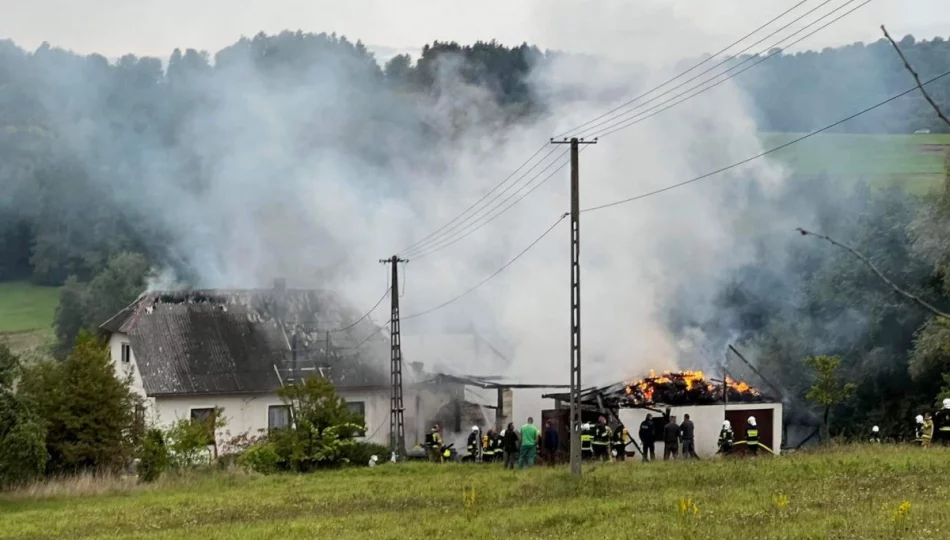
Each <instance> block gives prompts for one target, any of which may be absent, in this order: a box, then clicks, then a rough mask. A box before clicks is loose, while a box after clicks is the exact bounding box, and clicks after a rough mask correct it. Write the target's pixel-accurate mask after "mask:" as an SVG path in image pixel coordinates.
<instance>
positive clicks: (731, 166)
mask: <svg viewBox="0 0 950 540" xmlns="http://www.w3.org/2000/svg"><path fill="white" fill-rule="evenodd" d="M947 75H950V71H945V72H943V73H941V74H940V75H937V76H936V77H933V78H932V79H929V80H927V81H925V82H924V83H923V86H926V85H928V84H930V83H932V82H934V81H937V80H939V79H942V78H944V77H946V76H947ZM917 89H918V87H917V86H913V87H912V88H910V89H908V90H905V91H903V92H901V93H900V94H897V95H894V96H891V97H889V98H887V99H885V100H884V101H881V102H880V103H876V104H874V105H871V106H870V107H868V108H866V109H863V110H861V111H859V112H856V113H854V114H852V115H851V116H848V117H846V118H843V119H841V120H838V121H837V122H834V123H833V124H828V125H827V126H825V127H823V128H821V129H816V130H815V131H812V132H811V133H807V134H805V135H802V136H801V137H798V138H796V139H793V140H791V141H789V142H787V143H784V144H780V145H778V146H776V147H774V148H771V149H769V150H766V151H764V152H762V153H760V154H756V155H754V156H752V157H749V158H746V159H743V160H742V161H737V162H736V163H733V164H731V165H727V166H725V167H722V168H720V169H716V170H715V171H712V172H708V173H706V174H703V175H700V176H696V177H694V178H690V179H689V180H685V181H683V182H680V183H678V184H673V185H670V186H666V187H664V188H660V189H657V190H654V191H650V192H647V193H642V194H640V195H636V196H634V197H630V198H627V199H621V200H619V201H614V202H611V203H607V204H601V205H599V206H592V207H590V208H585V209H583V210H581V212H596V211H598V210H603V209H605V208H610V207H613V206H618V205H621V204H625V203H628V202H633V201H637V200H640V199H645V198H647V197H652V196H653V195H657V194H660V193H663V192H665V191H670V190H672V189H676V188H678V187H682V186H685V185H687V184H691V183H693V182H697V181H699V180H703V179H704V178H709V177H710V176H714V175H717V174H719V173H722V172H725V171H728V170H729V169H734V168H736V167H738V166H740V165H745V164H746V163H749V162H750V161H753V160H756V159H759V158H761V157H764V156H767V155H769V154H772V153H775V152H778V151H779V150H782V149H784V148H788V147H789V146H792V145H793V144H796V143H799V142H801V141H804V140H805V139H808V138H810V137H814V136H815V135H818V134H819V133H823V132H825V131H828V130H829V129H832V128H834V127H837V126H840V125H841V124H844V123H845V122H848V121H851V120H854V119H855V118H857V117H859V116H861V115H862V114H865V113H868V112H871V111H873V110H875V109H877V108H880V107H883V106H884V105H887V104H888V103H890V102H892V101H894V100H897V99H900V98H902V97H904V96H906V95H907V94H910V93H912V92H915V91H916V90H917Z"/></svg>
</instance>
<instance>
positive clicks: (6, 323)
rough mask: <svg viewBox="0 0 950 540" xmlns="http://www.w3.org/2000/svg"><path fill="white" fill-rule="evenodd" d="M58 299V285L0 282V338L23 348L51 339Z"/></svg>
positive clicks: (11, 345)
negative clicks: (40, 285) (46, 285)
mask: <svg viewBox="0 0 950 540" xmlns="http://www.w3.org/2000/svg"><path fill="white" fill-rule="evenodd" d="M58 301H59V288H58V287H38V286H35V285H31V284H29V283H24V282H8V283H0V341H2V342H4V343H7V344H8V345H9V346H10V347H11V348H12V349H13V350H15V351H23V350H27V349H32V348H34V347H38V346H41V345H43V344H45V343H46V342H48V341H49V340H51V339H52V336H53V330H52V326H53V315H54V313H55V312H56V304H57V302H58Z"/></svg>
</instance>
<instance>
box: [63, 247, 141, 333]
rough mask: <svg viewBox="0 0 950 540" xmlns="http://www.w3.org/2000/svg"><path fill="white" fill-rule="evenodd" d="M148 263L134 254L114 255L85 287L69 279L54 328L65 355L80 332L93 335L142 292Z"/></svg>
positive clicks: (64, 287)
mask: <svg viewBox="0 0 950 540" xmlns="http://www.w3.org/2000/svg"><path fill="white" fill-rule="evenodd" d="M148 271H149V266H148V261H147V260H146V259H145V257H144V256H143V255H140V254H138V253H128V252H123V253H118V254H116V255H114V256H113V257H111V258H110V259H109V262H108V264H107V265H106V267H105V268H103V269H102V271H101V272H99V273H98V274H96V276H95V277H94V278H93V279H92V280H91V281H90V282H89V283H82V282H80V281H79V280H78V279H77V278H76V277H75V276H70V277H69V279H67V280H66V284H65V285H64V286H63V288H62V289H61V290H60V295H59V305H58V306H57V308H56V315H55V318H54V323H53V324H54V327H55V329H56V337H57V340H58V342H59V346H60V350H61V351H65V350H67V349H68V348H69V346H70V345H71V344H72V343H73V342H74V341H75V339H76V336H78V335H79V332H80V331H81V330H89V331H94V330H95V329H96V328H98V326H99V325H100V324H102V323H104V322H106V321H107V320H109V318H110V317H112V316H113V315H115V314H116V313H118V312H119V311H120V310H121V309H122V308H124V307H126V306H127V305H129V304H131V303H132V302H134V301H135V299H136V298H138V296H139V295H140V294H141V293H142V291H144V290H145V279H146V277H147V275H148Z"/></svg>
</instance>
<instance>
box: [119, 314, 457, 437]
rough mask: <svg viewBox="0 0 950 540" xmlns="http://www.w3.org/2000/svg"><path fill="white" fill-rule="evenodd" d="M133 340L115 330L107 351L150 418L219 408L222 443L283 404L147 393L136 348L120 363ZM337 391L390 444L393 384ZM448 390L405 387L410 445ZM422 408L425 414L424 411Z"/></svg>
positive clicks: (261, 423) (260, 397) (254, 428)
mask: <svg viewBox="0 0 950 540" xmlns="http://www.w3.org/2000/svg"><path fill="white" fill-rule="evenodd" d="M128 343H129V337H128V335H126V334H122V333H114V334H112V336H111V337H110V338H109V350H110V352H111V356H112V363H113V367H114V369H115V374H116V376H117V377H119V378H125V377H128V376H129V375H130V374H131V376H132V390H133V392H135V393H136V394H138V395H139V396H140V397H142V398H143V400H144V402H145V405H146V419H147V420H148V421H150V422H152V423H155V424H156V425H159V426H162V427H168V426H170V425H171V424H173V423H174V422H176V421H178V420H181V419H185V418H190V417H191V411H192V409H205V408H213V407H219V408H222V409H224V417H225V418H226V422H227V425H226V427H224V428H223V429H221V430H220V431H219V432H218V433H217V439H218V443H219V445H224V444H225V443H226V442H227V441H228V440H230V439H231V437H233V436H236V435H239V434H244V433H246V434H248V435H257V434H259V433H261V432H262V431H264V430H266V429H267V420H268V408H269V407H271V406H273V405H282V404H283V403H282V402H281V400H280V398H279V397H278V396H277V394H276V393H271V394H229V395H213V394H208V395H189V396H160V397H149V396H147V395H146V393H145V387H144V384H143V382H142V377H141V375H140V374H139V371H138V369H137V367H136V366H137V364H136V360H135V352H134V351H131V350H130V361H129V362H128V363H123V362H122V345H123V344H128ZM337 394H338V395H339V396H340V397H342V398H343V399H344V400H346V401H347V402H363V404H364V411H365V421H366V427H367V431H366V437H365V438H363V440H366V441H370V442H375V443H379V444H384V445H389V410H390V406H389V402H390V389H389V388H388V387H386V388H373V389H348V388H338V389H337ZM448 400H449V397H448V395H447V394H444V393H436V392H433V391H431V390H426V389H421V388H412V387H409V388H406V390H405V395H404V398H403V401H404V406H405V410H404V416H405V423H406V445H407V446H408V447H410V448H411V447H412V446H413V445H414V444H416V443H417V442H421V441H422V440H423V438H424V435H425V431H426V429H427V428H428V426H426V425H425V423H426V422H427V421H428V420H429V418H427V417H426V416H427V414H426V413H427V412H431V411H435V410H437V409H438V408H439V407H441V406H442V405H443V404H445V403H446V402H448ZM420 411H421V413H420Z"/></svg>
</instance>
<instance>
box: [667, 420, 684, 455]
mask: <svg viewBox="0 0 950 540" xmlns="http://www.w3.org/2000/svg"><path fill="white" fill-rule="evenodd" d="M679 446H680V427H679V425H678V424H677V423H676V422H668V423H667V424H666V425H665V426H663V460H664V461H666V460H668V459H670V458H674V459H675V458H676V455H677V454H679Z"/></svg>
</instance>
